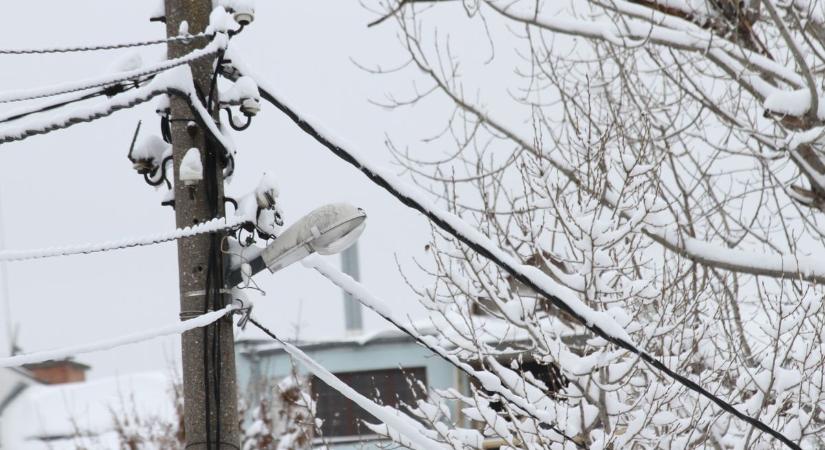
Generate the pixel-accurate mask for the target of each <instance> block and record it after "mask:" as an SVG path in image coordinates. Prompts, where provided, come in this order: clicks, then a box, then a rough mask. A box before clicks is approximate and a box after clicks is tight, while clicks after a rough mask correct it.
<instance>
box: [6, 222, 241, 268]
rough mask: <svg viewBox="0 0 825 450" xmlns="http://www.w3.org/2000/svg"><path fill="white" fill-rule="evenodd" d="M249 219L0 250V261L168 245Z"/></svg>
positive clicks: (232, 226)
mask: <svg viewBox="0 0 825 450" xmlns="http://www.w3.org/2000/svg"><path fill="white" fill-rule="evenodd" d="M249 221H250V220H249V219H248V218H245V217H241V216H232V217H219V218H215V219H212V220H210V221H208V222H203V223H200V224H197V225H193V226H191V227H187V228H179V229H176V230H174V231H171V232H165V233H157V234H152V235H148V236H143V237H138V238H130V239H121V240H117V241H109V242H102V243H95V244H91V243H90V244H77V245H68V246H64V247H50V248H42V249H33V250H0V262H13V261H27V260H32V259H42V258H52V257H57V256H70V255H86V254H90V253H100V252H107V251H111V250H121V249H125V248H131V247H144V246H148V245H155V244H160V243H163V242H170V241H174V240H177V239H181V238H186V237H191V236H197V235H200V234H206V233H216V232H219V231H226V230H234V229H235V228H238V227H240V226H241V225H243V224H244V223H247V222H249Z"/></svg>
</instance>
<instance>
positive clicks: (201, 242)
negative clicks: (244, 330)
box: [165, 0, 240, 450]
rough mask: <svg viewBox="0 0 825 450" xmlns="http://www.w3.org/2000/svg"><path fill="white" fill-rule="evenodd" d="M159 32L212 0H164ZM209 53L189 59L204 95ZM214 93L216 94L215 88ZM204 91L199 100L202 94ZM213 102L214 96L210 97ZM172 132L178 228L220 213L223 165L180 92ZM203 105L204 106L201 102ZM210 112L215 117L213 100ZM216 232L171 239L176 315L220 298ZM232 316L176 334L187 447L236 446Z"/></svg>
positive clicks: (174, 50)
mask: <svg viewBox="0 0 825 450" xmlns="http://www.w3.org/2000/svg"><path fill="white" fill-rule="evenodd" d="M165 5H166V6H165V7H166V33H167V36H169V37H172V36H177V35H178V34H179V30H180V24H181V22H183V21H184V20H185V21H186V22H187V23H188V24H189V31H190V32H191V33H193V34H195V33H199V32H202V31H203V30H204V29H205V28H206V26H207V25H208V24H209V14H210V12H211V11H212V0H166V1H165ZM198 43H200V44H202V43H203V41H199V40H194V41H193V42H191V43H183V42H180V41H177V42H170V43H169V44H168V50H167V52H168V57H169V58H175V57H179V56H182V55H184V54H186V53H188V52H190V51H192V50H194V49H195V48H196V44H198ZM214 65H215V58H202V59H199V60H197V61H195V62H193V63H191V64H190V67H191V69H192V77H193V79H194V81H195V86H196V89H197V90H198V91H199V92H200V93H201V94H202V96H203V97H204V98H205V97H207V96H208V95H209V93H210V91H211V90H212V89H211V86H212V76H213V71H214ZM213 95H214V96H215V97H217V88H215V90H214V92H213ZM204 98H202V99H201V101H204ZM214 104H217V99H215V101H214V102H213V105H214ZM170 107H171V117H170V124H171V136H172V146H173V156H174V179H175V186H174V188H175V219H176V224H177V227H178V228H183V227H187V226H191V225H193V224H197V223H202V222H205V221H207V220H210V219H212V218H214V217H221V216H223V215H224V202H223V199H224V196H223V172H222V168H221V164H220V163H219V161H220V159H221V154H220V152H222V151H223V150H222V149H221V148H220V147H218V146H217V145H208V143H207V137H206V133H207V131H206V130H204V129H203V128H202V127H200V126H198V125H197V124H196V123H195V122H194V114H193V113H192V112H191V110H190V106H189V104H188V103H187V101H186V100H184V99H181V98H176V97H174V96H173V97H172V98H170ZM207 107H210V106H209V105H207ZM211 113H212V114H213V115H214V116H215V117H217V113H218V110H217V107H214V106H213V107H212V109H211ZM191 148H197V149H199V150H200V154H201V161H202V163H203V170H204V173H203V179H202V180H200V181H198V182H197V183H195V184H190V185H186V184H185V183H184V182H182V181H181V180H180V173H179V168H180V164H181V160H182V159H183V156H184V154H185V153H186V152H187V151H188V150H189V149H191ZM221 238H222V235H220V234H217V233H216V234H210V235H200V236H195V237H189V238H184V239H180V240H178V270H179V276H180V309H181V313H180V314H181V319H183V320H186V319H190V318H192V317H194V316H197V315H200V314H202V313H204V312H205V311H208V310H214V309H218V308H220V307H222V306H223V305H225V304H226V302H227V301H228V299H229V297H228V296H227V295H225V294H224V292H225V287H226V286H225V281H224V272H223V258H222V257H221V251H220V247H221ZM234 344H235V342H234V337H233V331H232V320H231V317H226V318H224V319H221V320H219V321H218V322H216V323H215V324H213V325H210V326H209V327H206V328H203V329H196V330H192V331H188V332H186V333H184V334H183V335H182V336H181V347H182V354H183V396H184V427H185V433H186V448H187V450H213V449H217V450H224V449H226V450H229V449H235V450H237V449H238V448H239V447H240V434H239V430H238V406H237V401H238V399H237V388H236V385H235V353H234V351H235V350H234Z"/></svg>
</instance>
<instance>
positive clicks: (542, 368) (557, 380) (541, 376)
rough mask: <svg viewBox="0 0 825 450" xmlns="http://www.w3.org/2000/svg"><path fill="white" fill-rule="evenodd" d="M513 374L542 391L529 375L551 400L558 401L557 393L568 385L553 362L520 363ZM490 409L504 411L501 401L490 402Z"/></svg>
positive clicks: (491, 393)
mask: <svg viewBox="0 0 825 450" xmlns="http://www.w3.org/2000/svg"><path fill="white" fill-rule="evenodd" d="M515 372H517V373H519V374H521V376H522V378H524V379H525V381H528V382H529V383H530V384H531V385H533V386H535V387H536V388H537V389H542V386H541V385H540V384H539V383H536V382H535V381H533V380H532V379H530V378H529V377H528V375H527V374H528V373H529V374H530V375H531V376H532V377H533V379H535V380H537V381H540V382H541V383H542V384H544V386H545V387H546V388H547V389H544V394H545V395H547V396H548V397H550V398H553V399H558V398H559V397H558V395H557V394H558V392H559V391H561V390H562V389H564V388H566V387H567V385H568V384H569V383H570V381H569V380H568V379H567V377H565V376H564V374H563V373H562V372H561V369H560V368H559V366H558V365H556V363H554V362H551V363H549V364H545V363H540V362H537V361H522V362H521V363H519V365H518V369H515ZM474 384H475V383H474ZM476 387H477V388H479V389H480V390H481V391H483V392H485V393H487V394H488V395H490V396H493V395H494V393H493V392H490V391H488V390H486V389H484V388H483V387H481V386H479V385H478V384H476ZM490 409H492V410H493V411H496V412H502V411H503V410H504V405H503V404H502V403H501V400H495V401H491V402H490Z"/></svg>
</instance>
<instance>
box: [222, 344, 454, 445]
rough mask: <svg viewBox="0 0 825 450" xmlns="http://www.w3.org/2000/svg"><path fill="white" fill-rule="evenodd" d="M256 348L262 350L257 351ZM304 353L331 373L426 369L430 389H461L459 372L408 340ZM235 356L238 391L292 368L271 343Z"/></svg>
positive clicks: (241, 349)
mask: <svg viewBox="0 0 825 450" xmlns="http://www.w3.org/2000/svg"><path fill="white" fill-rule="evenodd" d="M256 348H258V349H261V351H256V350H255V349H256ZM265 349H266V350H265ZM302 350H303V351H304V352H305V353H306V354H307V355H309V356H310V357H311V358H312V359H314V360H316V361H317V362H318V363H319V364H321V365H322V366H324V367H325V368H327V370H329V371H330V372H332V373H343V372H357V371H362V370H377V369H391V368H398V367H401V368H413V367H424V368H425V369H426V371H427V384H428V386H429V387H431V388H436V389H446V388H450V387H453V388H457V389H460V390H461V386H458V383H459V380H458V373H457V371H456V369H455V368H454V367H453V366H452V365H450V364H449V363H447V362H445V361H443V360H442V359H440V358H438V357H435V356H434V355H433V354H432V353H431V352H429V351H428V350H426V349H424V348H422V347H421V346H419V345H417V344H415V343H414V342H412V341H409V340H400V339H395V340H392V339H390V340H374V341H371V342H368V343H365V344H360V343H356V342H341V343H324V344H316V345H305V346H302ZM236 354H237V371H238V382H239V389H241V390H242V391H244V392H246V390H247V389H249V387H250V386H251V385H252V384H251V383H254V382H255V381H256V380H265V379H270V380H271V379H281V378H284V377H286V376H287V375H289V374H290V373H291V371H292V368H293V365H292V362H291V360H290V358H289V356H288V355H287V354H286V353H284V351H283V350H280V349H274V348H273V346H272V345H271V344H264V345H254V344H249V343H243V342H242V343H239V344H238V345H237V346H236ZM296 369H297V370H298V373H299V374H306V371H305V369H304V368H303V367H300V364H298V365H297V367H296ZM331 447H332V448H335V449H336V450H351V449H352V450H355V449H365V450H366V449H368V450H373V449H377V448H379V447H377V446H376V445H374V444H370V443H369V442H357V443H351V444H332V445H331Z"/></svg>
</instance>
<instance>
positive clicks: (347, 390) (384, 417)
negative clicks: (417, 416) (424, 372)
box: [251, 319, 451, 450]
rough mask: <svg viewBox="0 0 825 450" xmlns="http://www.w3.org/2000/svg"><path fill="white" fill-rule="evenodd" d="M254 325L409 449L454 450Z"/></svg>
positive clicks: (263, 328)
mask: <svg viewBox="0 0 825 450" xmlns="http://www.w3.org/2000/svg"><path fill="white" fill-rule="evenodd" d="M251 321H252V323H253V324H255V325H256V326H258V327H259V328H260V329H261V330H262V331H264V332H265V333H267V334H268V335H269V336H270V337H272V338H273V339H275V340H276V341H278V342H279V343H280V344H281V346H282V347H283V348H284V350H285V351H286V352H287V353H288V354H289V355H290V356H292V357H293V358H295V359H296V360H297V361H298V362H300V363H301V364H302V365H303V366H304V367H305V368H306V369H307V370H308V371H309V372H310V373H312V374H313V375H315V376H316V377H318V378H319V379H320V380H321V381H323V382H324V383H326V384H327V385H328V386H329V387H331V388H333V389H335V390H336V391H338V392H339V393H340V394H341V395H343V396H344V397H346V398H348V399H350V400H352V401H353V402H354V403H355V404H356V405H358V406H360V407H361V408H363V409H364V410H365V411H367V412H368V413H370V414H372V415H373V416H375V417H376V418H377V419H378V420H380V421H381V422H383V423H384V424H386V425H387V426H388V428H389V430H390V432H391V433H392V432H394V433H393V434H395V435H394V436H393V437H394V438H396V439H399V440H400V441H401V442H402V443H403V444H404V445H405V446H407V447H409V448H414V449H418V450H432V449H444V450H447V449H449V448H451V447H448V446H446V445H444V444H442V443H440V442H438V441H435V440H433V439H430V438H429V437H428V436H427V433H426V430H425V429H424V427H423V426H422V425H421V424H420V423H418V422H416V421H415V420H413V419H412V418H411V417H409V416H407V415H406V414H404V413H403V412H401V411H399V410H398V409H395V408H392V407H389V406H385V405H379V404H378V403H375V402H374V401H372V400H370V399H369V398H367V397H365V396H364V395H362V394H360V393H358V392H357V391H356V390H355V389H353V388H351V387H350V386H348V385H347V384H346V383H344V382H343V381H341V379H339V378H338V377H336V376H335V375H334V374H333V373H332V372H330V371H329V370H327V369H326V368H324V366H322V365H320V364H318V363H317V362H316V361H315V360H314V359H312V358H310V357H309V356H308V355H307V354H306V353H304V352H303V351H301V349H299V348H298V347H295V346H294V345H292V344H290V343H288V342H286V341H283V340H282V339H280V338H279V337H278V336H277V335H275V334H274V333H272V332H271V331H269V330H268V329H266V328H265V327H263V326H262V325H260V324H259V323H258V322H257V321H255V320H254V319H252V320H251Z"/></svg>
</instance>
